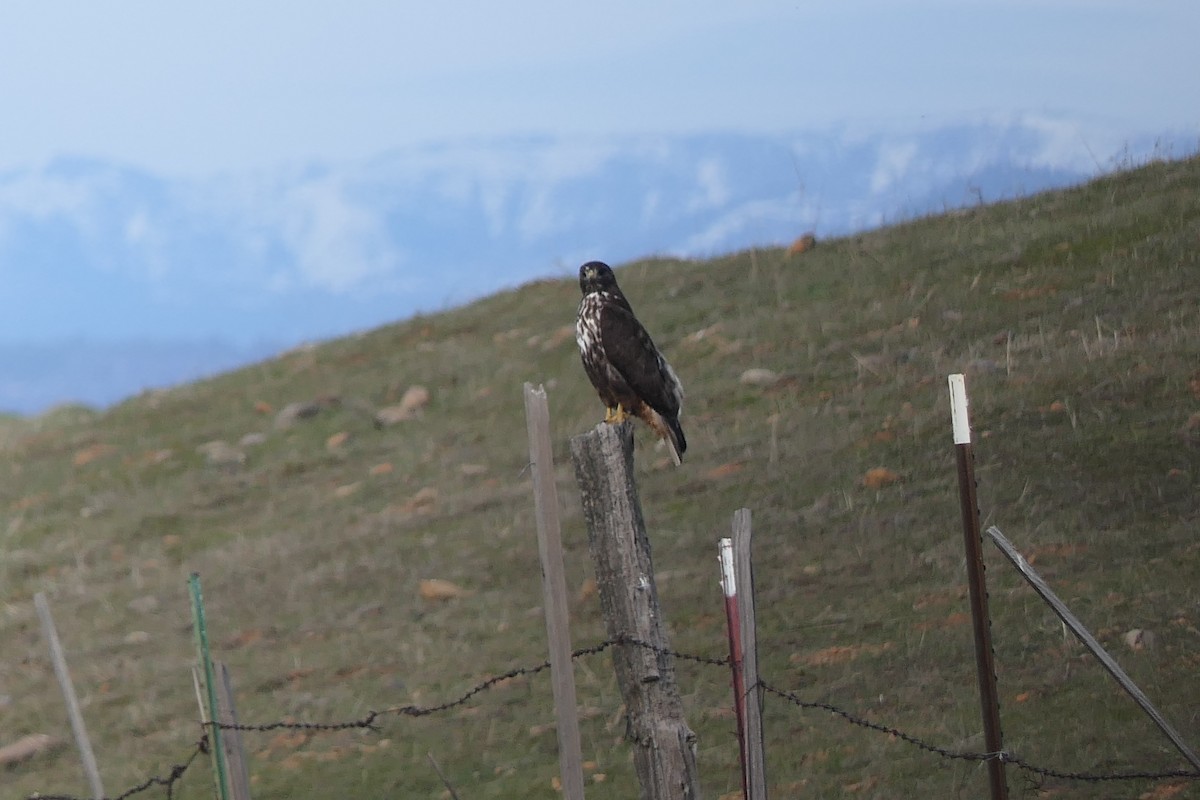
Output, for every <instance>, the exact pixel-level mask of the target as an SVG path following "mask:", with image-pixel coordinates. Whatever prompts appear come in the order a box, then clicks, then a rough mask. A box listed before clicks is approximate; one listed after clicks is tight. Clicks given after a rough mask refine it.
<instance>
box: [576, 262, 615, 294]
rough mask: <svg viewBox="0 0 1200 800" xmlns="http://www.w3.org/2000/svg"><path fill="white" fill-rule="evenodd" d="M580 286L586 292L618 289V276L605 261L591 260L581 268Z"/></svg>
mask: <svg viewBox="0 0 1200 800" xmlns="http://www.w3.org/2000/svg"><path fill="white" fill-rule="evenodd" d="M579 288H580V289H582V290H583V293H584V294H591V293H592V292H612V291H616V290H617V276H616V275H613V271H612V268H611V267H609V266H608V264H605V263H604V262H603V261H589V262H587V263H586V264H584V265H583V266H582V267H580V268H579Z"/></svg>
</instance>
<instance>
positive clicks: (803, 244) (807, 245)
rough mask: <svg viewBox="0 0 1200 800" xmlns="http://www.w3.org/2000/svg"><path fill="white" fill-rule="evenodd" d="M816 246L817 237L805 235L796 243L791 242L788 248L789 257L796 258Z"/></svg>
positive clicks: (811, 234)
mask: <svg viewBox="0 0 1200 800" xmlns="http://www.w3.org/2000/svg"><path fill="white" fill-rule="evenodd" d="M816 246H817V237H816V235H815V234H813V233H806V234H804V235H803V236H801V237H800V238H799V239H797V240H796V241H794V242H792V246H791V247H789V248H788V250H787V254H788V255H789V256H798V255H800V254H801V253H807V252H808V251H809V250H812V249H813V248H814V247H816Z"/></svg>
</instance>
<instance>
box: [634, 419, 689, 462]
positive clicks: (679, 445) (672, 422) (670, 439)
mask: <svg viewBox="0 0 1200 800" xmlns="http://www.w3.org/2000/svg"><path fill="white" fill-rule="evenodd" d="M638 416H639V417H641V418H642V420H643V421H644V422H645V423H646V424H647V425H649V426H650V427H651V428H652V429H653V430H654V432H655V433H657V434H658V437H659V438H660V439H662V440H663V441H664V442H666V443H667V449H668V450H670V451H671V459H672V460H673V461H674V462H675V466H677V467H678V466H679V465H680V464H682V463H683V453H684V451H685V450H687V439H686V438H685V437H684V435H683V427H682V426H681V425H680V424H679V418H678V417H668V416H666V415H664V414H659V413H658V412H657V411H655V410H654V409H652V408H650V407H649V406H642V409H641V413H639V414H638Z"/></svg>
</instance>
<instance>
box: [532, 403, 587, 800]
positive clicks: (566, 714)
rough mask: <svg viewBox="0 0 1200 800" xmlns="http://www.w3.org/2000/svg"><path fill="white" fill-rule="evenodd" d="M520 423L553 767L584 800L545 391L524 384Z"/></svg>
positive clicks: (570, 797) (574, 799)
mask: <svg viewBox="0 0 1200 800" xmlns="http://www.w3.org/2000/svg"><path fill="white" fill-rule="evenodd" d="M525 424H526V426H527V427H528V429H529V461H530V464H531V465H532V470H533V501H534V514H535V516H536V517H537V535H538V553H539V554H540V555H541V559H542V597H543V605H544V607H545V612H546V636H547V638H548V639H549V640H550V682H551V686H552V687H553V691H554V714H555V721H556V722H557V725H558V768H559V774H560V775H561V776H562V788H563V796H564V797H566V798H567V800H583V748H582V745H581V742H580V736H579V706H578V703H577V701H576V699H575V673H574V664H573V663H572V662H571V631H570V626H569V622H568V619H567V579H566V575H565V573H564V570H563V549H562V531H561V528H560V526H559V522H558V490H557V489H556V488H555V486H554V454H553V450H552V448H551V447H550V407H549V405H548V404H547V402H546V390H545V389H544V388H543V387H541V386H539V387H538V388H537V389H534V388H533V384H529V383H527V384H525Z"/></svg>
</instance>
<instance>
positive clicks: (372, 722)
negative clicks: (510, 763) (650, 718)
mask: <svg viewBox="0 0 1200 800" xmlns="http://www.w3.org/2000/svg"><path fill="white" fill-rule="evenodd" d="M621 645H627V646H630V647H639V648H643V649H646V650H650V651H652V652H654V653H655V654H657V655H659V656H667V657H671V658H674V659H676V660H679V661H687V662H691V663H695V664H699V665H702V666H713V667H722V668H728V667H729V665H730V660H729V657H728V656H725V657H722V658H715V657H711V656H701V655H695V654H692V653H684V652H681V651H678V650H672V649H670V648H665V647H661V646H658V645H655V644H653V643H650V642H646V641H643V640H641V639H638V638H635V637H631V636H616V637H613V638H611V639H606V640H605V641H603V642H600V643H598V644H595V645H591V646H590V647H583V648H580V649H578V650H574V651H572V653H571V660H572V661H574V660H576V659H579V658H583V657H585V656H593V655H598V654H600V653H603V652H604V651H606V650H609V649H611V648H613V647H617V646H621ZM549 668H550V662H549V661H542V662H540V663H537V664H533V665H530V666H524V667H516V668H513V669H510V670H508V671H506V672H503V673H500V674H498V675H493V676H492V677H490V678H487V679H486V680H484V681H481V682H480V683H478V684H476V685H475V686H473V687H471V688H470V689H468V690H467V691H465V692H463V693H462V694H461V695H459V696H458V697H456V698H454V699H452V700H447V701H446V702H444V703H438V704H436V705H432V706H419V705H412V704H407V705H397V706H391V707H389V708H385V709H381V710H371V711H368V712H367V713H366V714H365V715H364V716H362V717H360V718H358V719H355V720H348V721H344V722H294V721H288V720H280V721H277V722H268V723H263V724H245V723H226V722H211V721H210V722H206V723H204V727H205V728H208V729H211V728H212V727H214V726H215V727H216V728H217V729H219V730H229V731H249V732H257V733H264V732H270V731H277V730H293V731H307V732H313V733H318V732H333V731H343V730H353V729H362V730H371V731H376V732H378V731H379V728H378V726H377V725H376V723H377V722H378V721H379V720H380V719H381V718H383V717H389V716H393V717H397V716H407V717H425V716H429V715H432V714H438V713H441V712H444V711H449V710H451V709H454V708H458V707H459V706H462V705H465V704H466V703H467V702H469V701H470V700H471V699H472V698H474V697H476V696H477V695H479V694H481V693H483V692H486V691H488V690H489V689H492V688H494V687H496V686H497V685H499V684H501V683H504V682H505V681H508V680H512V679H514V678H520V677H532V676H534V675H537V674H539V673H541V672H544V671H546V670H548V669H549ZM757 685H758V687H760V688H761V689H762V690H763V691H764V692H765V693H767V694H771V695H774V696H776V697H779V698H781V699H783V700H785V701H787V702H789V703H791V704H792V705H794V706H796V707H798V708H801V709H809V710H816V711H824V712H827V713H829V714H832V715H834V716H836V717H839V718H841V719H842V720H844V721H846V722H848V723H850V724H852V725H855V726H857V727H860V728H865V729H868V730H872V731H875V732H877V733H883V734H886V735H888V736H891V737H895V738H896V739H899V740H901V741H904V742H907V743H908V744H910V745H913V746H914V747H917V748H919V749H921V750H924V751H926V752H929V753H933V754H935V755H937V756H940V757H942V758H947V759H957V760H964V761H979V762H983V761H990V760H993V759H1000V760H1002V761H1004V762H1005V763H1008V764H1012V765H1014V766H1016V767H1018V768H1020V769H1022V770H1025V771H1026V772H1028V773H1030V774H1033V775H1037V776H1039V777H1041V778H1055V779H1059V780H1069V781H1082V782H1101V781H1128V780H1165V779H1168V778H1186V779H1192V780H1197V779H1200V772H1195V771H1189V770H1167V771H1161V772H1150V771H1128V772H1112V773H1095V772H1068V771H1064V770H1056V769H1050V768H1047V767H1042V766H1039V765H1037V764H1034V763H1032V762H1030V761H1028V760H1026V759H1024V758H1021V757H1019V756H1016V755H1013V754H1012V753H1008V752H999V753H984V752H975V751H968V750H952V749H949V748H945V747H940V746H938V745H935V744H932V743H930V742H927V741H925V740H924V739H921V738H920V737H918V736H914V735H913V734H910V733H906V732H905V731H902V730H900V729H899V728H895V727H892V726H890V725H884V724H881V723H878V722H872V721H871V720H868V719H866V718H865V717H862V716H860V715H858V714H855V713H853V712H851V711H847V710H846V709H844V708H841V707H839V706H836V705H833V704H831V703H825V702H819V701H812V700H803V699H801V698H800V697H799V696H797V695H796V694H795V693H793V692H790V691H787V690H785V689H779V688H777V687H775V686H772V685H771V684H769V683H766V682H765V681H762V680H760V681H759V682H758V684H757ZM209 741H210V740H209V736H208V734H207V733H206V734H205V735H204V736H202V737H201V738H200V739H198V740H197V741H196V743H195V744H194V745H193V747H192V750H191V752H190V754H189V755H188V756H187V758H186V759H185V760H183V761H180V762H178V763H176V764H174V765H172V766H171V768H170V769H169V770H168V771H167V773H166V775H165V776H154V777H151V778H147V779H146V780H145V781H143V782H141V783H139V784H137V785H136V786H133V787H131V788H129V789H127V790H125V791H124V792H122V793H121V794H119V795H115V796H114V797H111V798H108V799H107V800H129V798H131V797H134V796H135V795H139V794H141V793H143V792H146V791H149V790H150V789H153V788H155V787H162V788H163V789H164V790H165V791H166V796H167V800H172V798H173V797H174V793H175V788H176V786H177V785H178V784H179V782H180V781H181V780H182V779H183V777H184V774H185V773H186V772H187V771H188V769H189V768H190V767H191V766H192V764H193V763H195V761H196V759H197V758H198V757H199V756H201V755H205V754H207V753H208V752H209ZM28 800H87V799H86V798H82V797H77V796H74V795H63V794H33V795H30V796H29V798H28Z"/></svg>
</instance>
